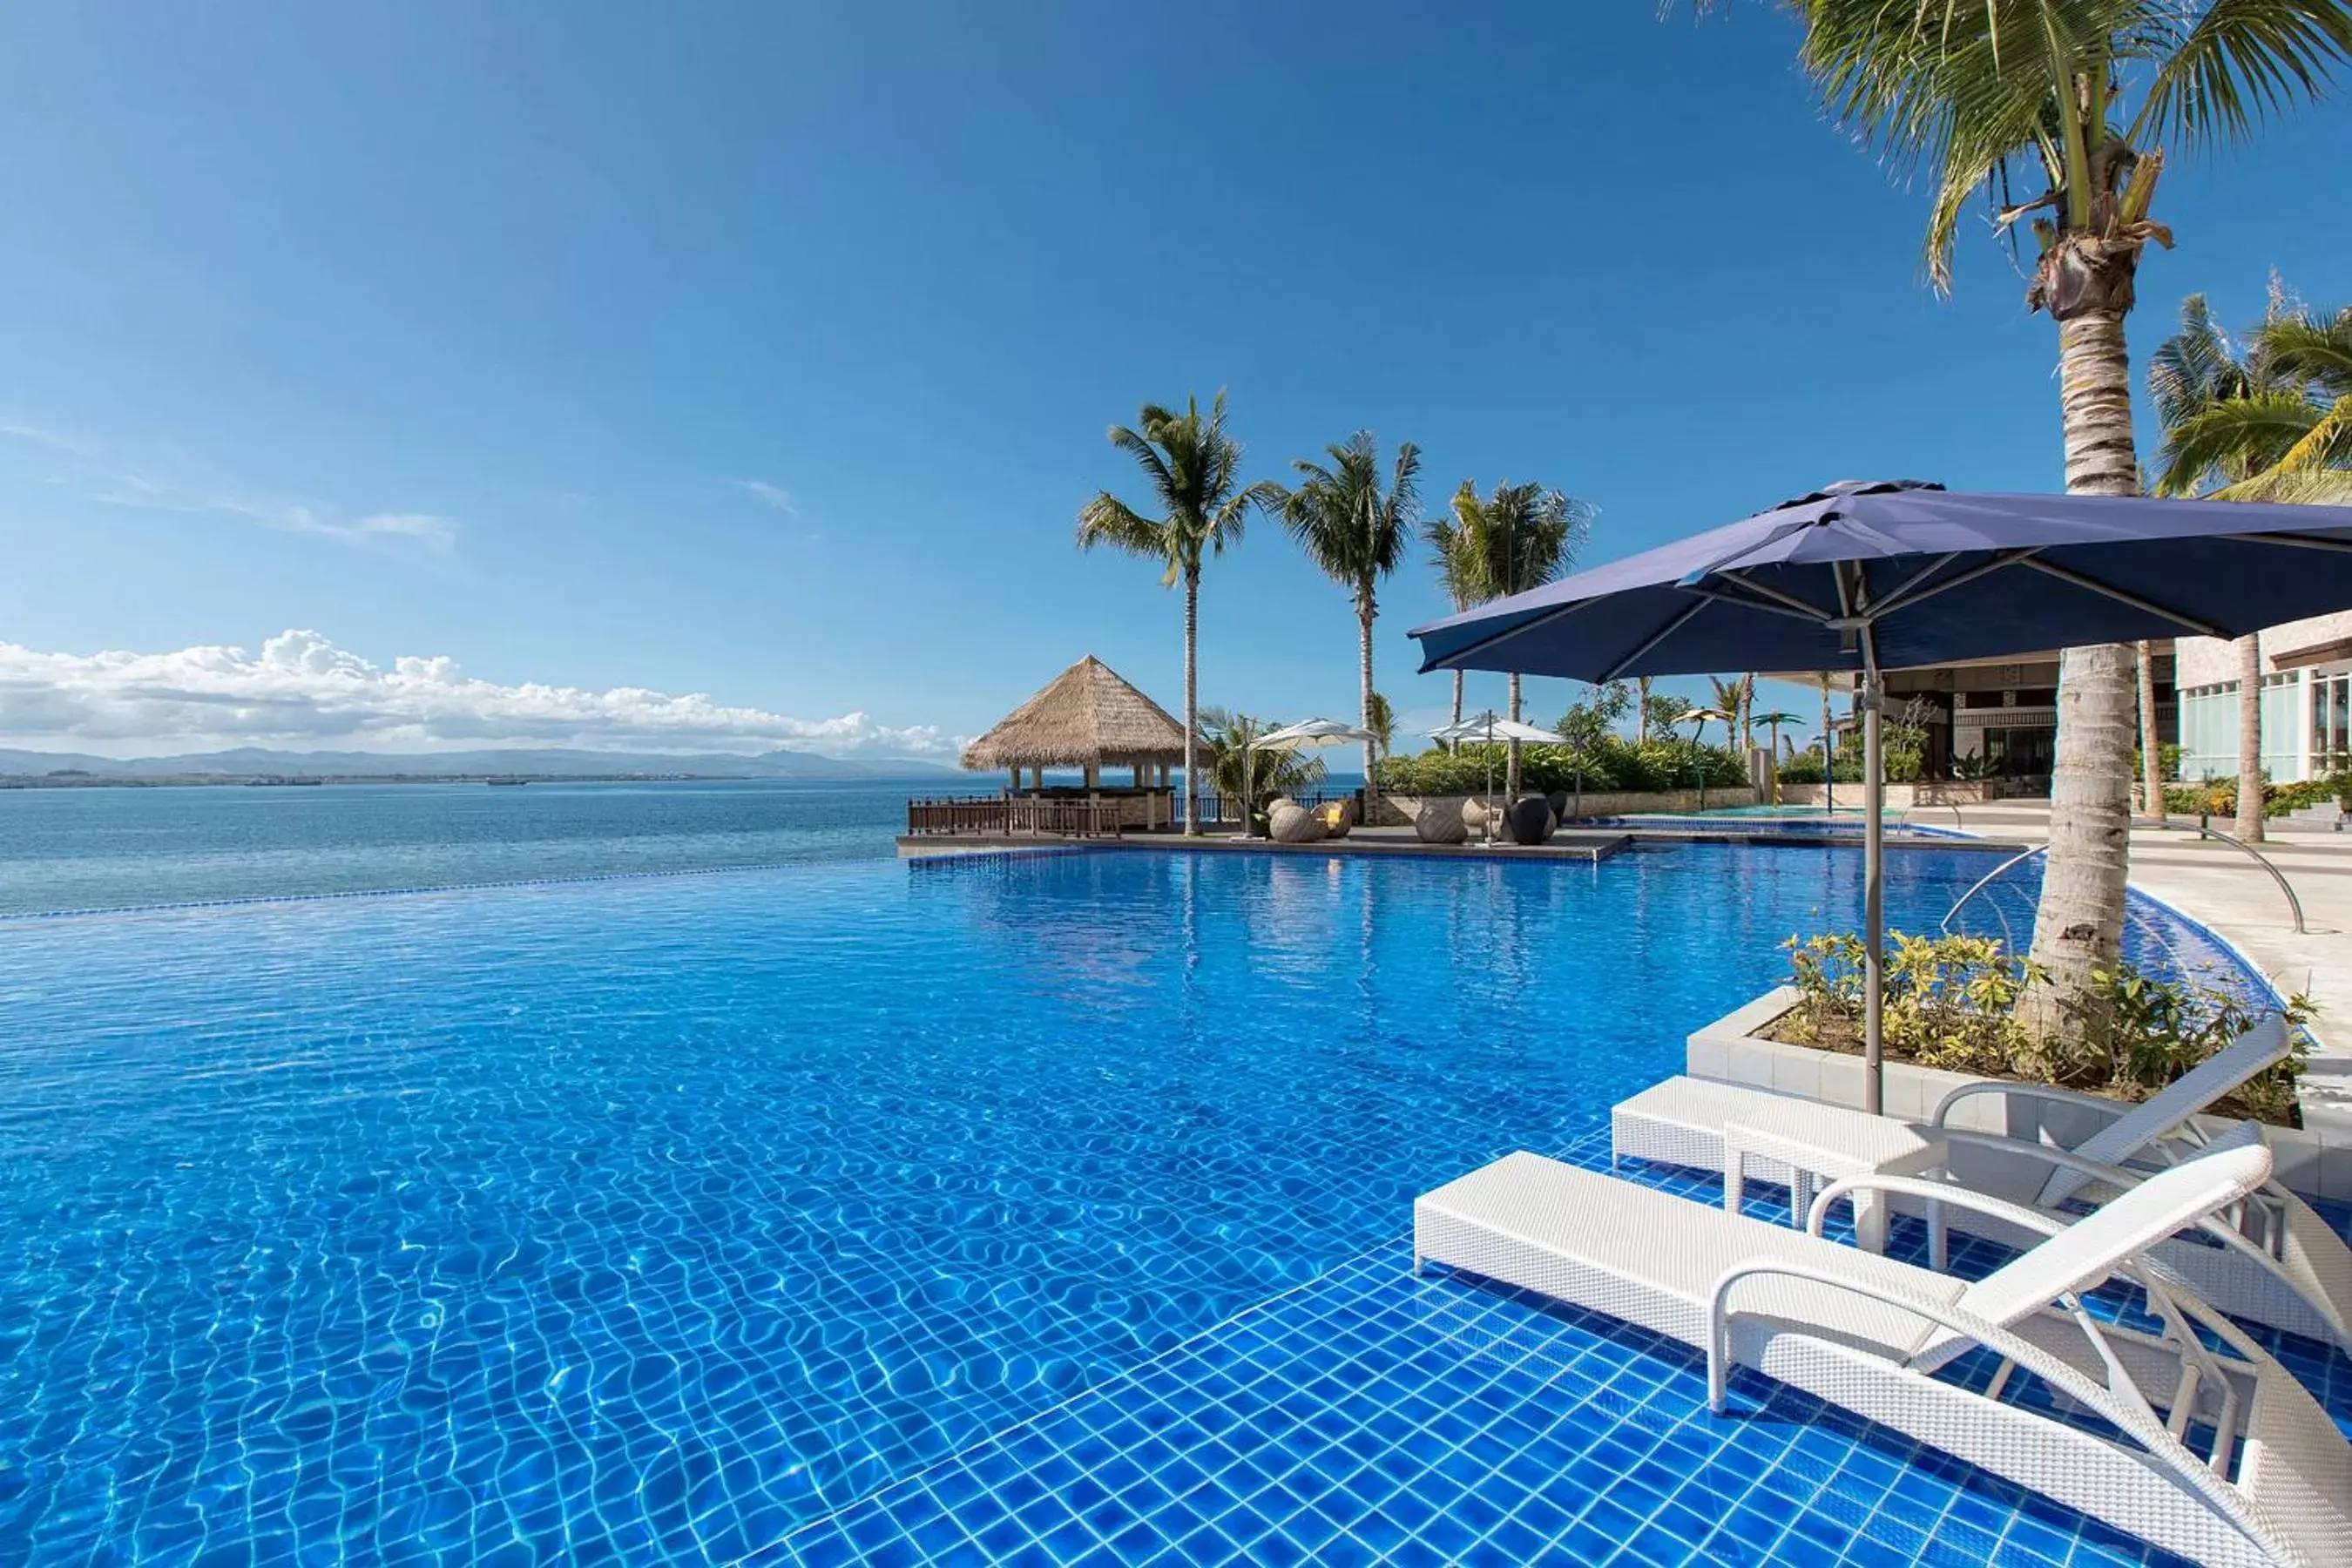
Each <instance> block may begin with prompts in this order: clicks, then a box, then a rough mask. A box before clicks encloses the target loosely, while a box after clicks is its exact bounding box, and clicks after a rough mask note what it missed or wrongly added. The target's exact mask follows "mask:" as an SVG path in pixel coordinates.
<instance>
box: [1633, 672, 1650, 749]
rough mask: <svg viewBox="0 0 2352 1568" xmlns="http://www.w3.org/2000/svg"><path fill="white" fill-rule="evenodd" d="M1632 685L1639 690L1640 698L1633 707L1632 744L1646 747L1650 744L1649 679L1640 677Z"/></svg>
mask: <svg viewBox="0 0 2352 1568" xmlns="http://www.w3.org/2000/svg"><path fill="white" fill-rule="evenodd" d="M1634 684H1635V685H1636V686H1638V687H1639V688H1641V696H1640V698H1639V699H1638V700H1636V701H1635V703H1634V705H1633V743H1634V744H1635V745H1637V746H1646V745H1648V744H1649V743H1650V678H1649V677H1648V676H1646V675H1644V676H1642V677H1640V678H1639V679H1636V680H1635V682H1634Z"/></svg>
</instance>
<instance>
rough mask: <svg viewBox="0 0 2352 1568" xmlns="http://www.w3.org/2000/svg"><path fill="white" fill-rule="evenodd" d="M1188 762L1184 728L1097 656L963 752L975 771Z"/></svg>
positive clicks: (1059, 677) (966, 763)
mask: <svg viewBox="0 0 2352 1568" xmlns="http://www.w3.org/2000/svg"><path fill="white" fill-rule="evenodd" d="M1183 760H1184V726H1183V725H1181V724H1180V723H1178V722H1177V721H1175V720H1173V719H1171V718H1170V717H1169V716H1168V710H1166V709H1164V708H1162V707H1160V704H1159V703H1157V702H1154V701H1153V700H1151V699H1150V698H1149V697H1146V696H1145V695H1144V694H1143V693H1142V692H1140V691H1138V690H1137V689H1135V688H1134V687H1132V686H1129V684H1128V683H1127V682H1126V681H1124V680H1122V679H1119V678H1118V673H1117V672H1116V671H1114V670H1113V669H1112V668H1111V667H1110V666H1108V665H1107V664H1105V663H1104V662H1103V661H1102V660H1100V659H1098V658H1096V657H1095V656H1094V655H1092V654H1088V655H1087V657H1086V658H1082V659H1080V660H1078V662H1077V663H1076V664H1074V665H1072V666H1070V668H1067V669H1066V670H1064V671H1062V673H1061V674H1059V675H1057V676H1055V678H1054V680H1053V683H1052V684H1051V685H1049V686H1047V687H1046V688H1045V689H1044V690H1043V691H1040V692H1039V693H1037V695H1036V696H1034V697H1032V698H1031V699H1029V700H1028V701H1026V702H1024V703H1023V704H1022V705H1021V706H1020V707H1018V708H1015V709H1014V710H1013V711H1012V712H1010V713H1008V714H1006V715H1005V716H1004V718H1003V720H1002V721H999V722H998V724H997V726H996V728H994V729H993V730H991V731H989V732H988V733H987V734H985V735H982V737H981V738H980V739H979V740H977V741H974V742H972V743H971V744H970V745H969V746H966V747H965V748H964V749H963V765H964V766H965V767H967V768H970V769H971V770H972V771H973V772H975V773H982V772H987V771H990V770H992V769H997V768H1082V767H1086V766H1087V765H1088V764H1089V763H1092V764H1096V765H1105V764H1108V765H1110V766H1116V767H1131V766H1133V765H1134V764H1136V763H1181V762H1182V761H1183Z"/></svg>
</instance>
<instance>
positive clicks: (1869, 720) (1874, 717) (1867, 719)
mask: <svg viewBox="0 0 2352 1568" xmlns="http://www.w3.org/2000/svg"><path fill="white" fill-rule="evenodd" d="M1880 748H1881V736H1880V734H1879V728H1878V681H1877V679H1876V678H1875V677H1871V678H1868V679H1865V680H1864V683H1863V703H1862V752H1863V758H1862V965H1863V982H1862V988H1863V1004H1862V1006H1863V1014H1862V1062H1863V1068H1862V1083H1863V1091H1862V1092H1863V1104H1862V1108H1863V1109H1864V1110H1866V1111H1868V1112H1870V1114H1871V1115H1873V1116H1876V1115H1879V1114H1880V1113H1881V1111H1882V1110H1883V1109H1884V1102H1885V1081H1884V1079H1885V1070H1886V1069H1885V1063H1884V1062H1883V1060H1882V1059H1881V1052H1882V1049H1883V1047H1884V1045H1885V1007H1886V995H1885V968H1886V955H1885V946H1886V942H1885V937H1886V932H1885V924H1886V889H1885V872H1886V864H1885V833H1884V832H1883V828H1884V826H1885V807H1886V785H1885V783H1884V782H1883V781H1884V778H1885V768H1884V766H1883V765H1882V763H1883V761H1884V758H1883V756H1882V753H1881V749H1880Z"/></svg>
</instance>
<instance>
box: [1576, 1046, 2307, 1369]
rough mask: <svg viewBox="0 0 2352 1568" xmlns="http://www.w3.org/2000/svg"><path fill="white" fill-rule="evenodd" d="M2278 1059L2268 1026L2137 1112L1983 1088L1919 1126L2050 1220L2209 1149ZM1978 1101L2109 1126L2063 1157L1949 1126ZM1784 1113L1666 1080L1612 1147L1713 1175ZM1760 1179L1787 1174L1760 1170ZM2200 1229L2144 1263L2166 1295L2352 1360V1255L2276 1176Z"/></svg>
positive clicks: (1626, 1109)
mask: <svg viewBox="0 0 2352 1568" xmlns="http://www.w3.org/2000/svg"><path fill="white" fill-rule="evenodd" d="M2287 1048H2288V1042H2287V1034H2286V1027H2285V1024H2284V1021H2283V1020H2281V1019H2279V1018H2277V1017H2272V1018H2270V1019H2267V1020H2265V1021H2264V1022H2263V1023H2262V1024H2261V1025H2259V1026H2256V1027H2254V1028H2252V1029H2250V1030H2248V1031H2247V1032H2246V1033H2245V1034H2243V1035H2242V1036H2240V1037H2238V1038H2237V1039H2236V1040H2235V1041H2233V1042H2232V1043H2231V1044H2230V1045H2229V1046H2228V1047H2224V1048H2223V1049H2221V1050H2220V1051H2217V1052H2216V1053H2214V1054H2213V1055H2212V1056H2210V1057H2209V1058H2206V1059H2205V1060H2204V1061H2202V1062H2200V1063H2199V1064H2198V1065H2197V1066H2196V1067H2195V1068H2192V1069H2190V1070H2189V1072H2188V1073H2186V1074H2184V1075H2182V1076H2181V1077H2180V1078H2179V1079H2175V1080H2174V1081H2173V1082H2172V1083H2171V1084H2170V1085H2168V1086H2167V1087H2166V1088H2165V1089H2163V1090H2161V1091H2160V1092H2158V1093H2157V1094H2155V1095H2153V1096H2151V1097H2149V1098H2148V1099H2147V1100H2142V1101H2141V1102H2140V1103H2138V1104H2137V1105H2129V1104H2126V1103H2125V1102H2123V1101H2121V1100H2109V1099H2106V1098H2105V1097H2103V1096H2098V1095H2088V1094H2076V1093H2074V1092H2072V1091H2070V1090H2067V1089H2051V1088H2046V1087H2044V1086H2042V1085H2039V1084H2025V1083H2011V1082H2006V1081H1993V1080H1990V1079H1989V1080H1987V1081H1985V1082H1983V1083H1977V1084H1969V1085H1965V1086H1963V1087H1962V1088H1960V1089H1955V1090H1953V1091H1952V1092H1951V1093H1950V1094H1948V1095H1946V1096H1945V1097H1944V1100H1943V1101H1942V1103H1941V1104H1939V1105H1938V1106H1937V1108H1936V1112H1935V1114H1934V1116H1933V1117H1931V1118H1930V1119H1929V1121H1928V1123H1927V1128H1928V1130H1930V1131H1933V1133H1934V1134H1935V1135H1936V1136H1937V1137H1939V1138H1941V1139H1943V1140H1945V1141H1946V1142H1948V1143H1950V1144H1951V1145H1953V1146H1954V1147H1955V1149H1956V1150H1957V1151H1958V1152H1959V1153H1961V1154H1963V1155H1965V1154H1966V1153H1967V1152H1969V1150H1971V1149H1973V1150H1977V1151H1981V1152H1982V1153H1983V1154H1984V1155H1986V1156H1988V1157H1987V1158H1980V1159H1967V1160H1965V1161H1963V1160H1957V1159H1956V1160H1955V1162H1954V1163H1955V1166H1956V1167H1957V1168H1956V1170H1955V1171H1954V1172H1953V1174H1954V1175H1955V1176H1956V1178H1957V1179H1958V1180H1959V1181H1961V1182H1962V1183H1963V1184H1965V1185H1967V1186H1969V1187H1972V1188H1975V1189H1976V1190H1978V1191H1980V1192H1986V1193H1990V1194H1992V1195H1993V1196H1996V1197H2001V1198H2007V1199H2009V1200H2010V1201H2011V1202H2013V1203H2021V1204H2026V1205H2031V1206H2032V1207H2035V1208H2042V1209H2054V1208H2056V1207H2058V1205H2062V1204H2064V1203H2065V1202H2067V1201H2068V1200H2069V1199H2072V1198H2074V1197H2077V1196H2096V1195H2099V1194H2105V1193H2111V1192H2114V1191H2116V1190H2118V1189H2119V1188H2122V1187H2125V1186H2129V1185H2132V1184H2137V1183H2138V1182H2140V1181H2142V1180H2145V1179H2146V1177H2147V1172H2148V1169H2150V1168H2156V1169H2161V1168H2162V1167H2163V1166H2165V1165H2168V1164H2170V1163H2174V1162H2176V1161H2178V1160H2179V1159H2181V1158H2183V1157H2186V1156H2189V1155H2193V1154H2195V1153H2196V1152H2198V1151H2200V1149H2203V1148H2205V1147H2206V1146H2207V1144H2208V1140H2207V1139H2206V1137H2205V1135H2204V1133H2203V1132H2202V1131H2200V1130H2199V1129H2198V1127H2197V1124H2196V1121H2195V1117H2196V1115H2197V1113H2198V1112H2199V1111H2200V1110H2203V1109H2204V1108H2205V1107H2207V1106H2209V1105H2211V1104H2212V1103H2213V1102H2214V1101H2216V1100H2220V1099H2221V1097H2222V1096H2224V1095H2226V1094H2229V1093H2230V1092H2231V1090H2233V1089H2237V1088H2238V1087H2239V1086H2241V1085H2242V1084H2243V1083H2245V1082H2246V1081H2247V1080H2248V1079H2252V1078H2253V1077H2254V1076H2255V1075H2256V1074H2258V1073H2261V1072H2263V1071H2265V1070H2267V1069H2268V1068H2271V1067H2273V1066H2275V1065H2276V1064H2277V1063H2278V1062H2279V1061H2280V1060H2282V1059H2283V1058H2284V1057H2285V1056H2286V1054H2287ZM1987 1094H1998V1095H2002V1096H2005V1097H2011V1098H2015V1099H2021V1100H2032V1101H2038V1102H2041V1103H2043V1104H2050V1105H2057V1106H2061V1107H2063V1108H2064V1109H2065V1110H2068V1111H2070V1112H2075V1113H2079V1114H2080V1115H2082V1116H2085V1117H2091V1118H2096V1119H2102V1120H2103V1121H2104V1122H2105V1124H2104V1125H2102V1126H2100V1127H2098V1128H2096V1129H2095V1131H2093V1132H2092V1133H2091V1134H2090V1135H2089V1136H2088V1137H2085V1138H2084V1139H2082V1140H2081V1141H2080V1142H2077V1143H2076V1144H2075V1145H2074V1147H2073V1148H2071V1149H2067V1148H2063V1147H2060V1146H2057V1145H2054V1144H2051V1143H2046V1142H2037V1141H2035V1140H2032V1139H2023V1138H2004V1137H2000V1136H1999V1135H1997V1134H1990V1133H1983V1132H1978V1131H1971V1130H1969V1129H1967V1128H1962V1127H1954V1126H1952V1125H1951V1124H1950V1118H1951V1115H1952V1111H1953V1109H1954V1107H1956V1106H1958V1105H1959V1104H1960V1103H1962V1102H1963V1101H1964V1100H1969V1099H1971V1098H1974V1097H1977V1096H1980V1095H1987ZM1787 1103H1788V1100H1787V1097H1785V1096H1781V1095H1776V1094H1772V1093H1770V1092H1769V1091H1767V1090H1764V1089H1751V1088H1748V1087H1747V1086H1745V1085H1741V1084H1733V1083H1718V1082H1717V1081H1715V1080H1713V1079H1696V1078H1672V1079H1666V1080H1665V1081H1664V1082H1663V1083H1658V1084H1654V1085H1652V1086H1651V1087H1650V1088H1648V1089H1643V1091H1642V1092H1641V1093H1640V1094H1637V1095H1635V1096H1633V1098H1632V1099H1631V1100H1624V1101H1622V1102H1621V1103H1620V1104H1618V1105H1617V1106H1616V1107H1615V1108H1614V1109H1613V1110H1612V1111H1611V1113H1610V1125H1611V1131H1612V1147H1613V1150H1614V1152H1615V1153H1616V1154H1618V1155H1620V1156H1623V1155H1629V1154H1630V1155H1633V1156H1634V1157H1636V1158H1641V1159H1650V1160H1662V1161H1665V1162H1667V1163H1672V1164H1678V1165H1695V1166H1699V1167H1702V1168H1705V1169H1710V1170H1721V1169H1723V1167H1724V1163H1725V1161H1724V1152H1723V1130H1724V1129H1725V1128H1726V1127H1727V1126H1730V1125H1732V1124H1733V1123H1735V1122H1737V1121H1738V1120H1739V1119H1740V1118H1741V1116H1742V1115H1743V1114H1754V1113H1755V1112H1756V1110H1757V1109H1758V1108H1759V1107H1763V1108H1771V1107H1775V1106H1782V1105H1785V1104H1787ZM1800 1103H1802V1104H1805V1105H1806V1106H1807V1108H1808V1110H1809V1111H1810V1112H1811V1117H1812V1120H1813V1121H1815V1122H1817V1123H1820V1124H1822V1125H1824V1126H1827V1125H1832V1124H1834V1123H1835V1122H1836V1121H1840V1120H1847V1121H1853V1123H1854V1124H1855V1125H1856V1126H1857V1127H1860V1126H1864V1125H1869V1124H1873V1123H1875V1122H1876V1121H1878V1119H1877V1118H1874V1117H1870V1116H1868V1115H1866V1113H1864V1112H1863V1111H1859V1110H1850V1109H1843V1108H1837V1107H1828V1106H1817V1105H1814V1104H1812V1102H1810V1101H1801V1102H1800ZM2229 1136H2231V1138H2232V1139H2233V1140H2234V1141H2239V1142H2243V1141H2248V1140H2259V1138H2260V1136H2261V1131H2260V1129H2259V1128H2256V1127H2254V1125H2253V1124H2252V1123H2251V1122H2248V1123H2242V1125H2241V1127H2240V1128H2238V1129H2234V1130H2233V1131H2232V1132H2231V1134H2230V1135H2229ZM2133 1166H2138V1167H2140V1168H2138V1169H2133V1168H2131V1167H2133ZM1765 1174H1766V1175H1767V1176H1768V1177H1769V1176H1773V1175H1776V1174H1779V1175H1785V1173H1776V1172H1773V1171H1770V1170H1769V1169H1768V1170H1766V1171H1765ZM1970 1217H1971V1216H1969V1215H1968V1214H1966V1213H1961V1214H1958V1215H1954V1216H1952V1219H1953V1224H1954V1225H1955V1226H1957V1227H1958V1228H1960V1229H1963V1230H1975V1231H1977V1232H1979V1233H1980V1234H1984V1235H1989V1236H1991V1237H1995V1238H1996V1239H1998V1240H2001V1241H2007V1242H2012V1243H2016V1242H2021V1241H2022V1240H2030V1239H2031V1237H2021V1236H2020V1234H2019V1233H2018V1231H2017V1230H2016V1229H2014V1228H2013V1227H2011V1226H2007V1225H2005V1224H2003V1223H2001V1222H2000V1220H1999V1219H1998V1218H1997V1217H1992V1216H1979V1223H1975V1224H1971V1223H1970ZM2202 1229H2203V1233H2204V1238H2203V1239H2202V1240H2200V1241H2186V1240H2184V1241H2177V1242H2168V1243H2166V1244H2164V1245H2163V1246H2160V1247H2157V1248H2156V1249H2155V1250H2154V1252H2153V1253H2152V1255H2151V1257H2152V1260H2153V1261H2155V1262H2156V1263H2158V1264H2159V1265H2160V1266H2161V1267H2163V1268H2165V1270H2166V1271H2167V1273H2168V1276H2169V1277H2170V1278H2171V1279H2173V1281H2174V1282H2175V1283H2176V1284H2178V1285H2179V1286H2181V1287H2182V1288H2183V1289H2187V1290H2188V1291H2189V1294H2191V1295H2193V1296H2196V1297H2197V1298H2198V1299H2199V1300H2202V1301H2204V1302H2205V1303H2206V1304H2207V1305H2209V1306H2212V1307H2218V1308H2220V1309H2221V1310H2222V1311H2225V1312H2231V1313H2234V1314H2236V1315H2237V1316H2239V1317H2242V1318H2247V1319H2251V1320H2252V1321H2255V1322H2258V1323H2265V1324H2268V1325H2269V1326H2271V1327H2273V1328H2276V1329H2284V1330H2285V1331H2287V1332H2289V1333H2294V1334H2303V1335H2305V1336H2307V1337H2309V1338H2312V1339H2317V1340H2328V1341H2332V1342H2335V1343H2336V1344H2338V1345H2341V1346H2343V1347H2344V1348H2345V1350H2346V1351H2347V1352H2352V1247H2347V1245H2346V1244H2345V1241H2344V1238H2343V1237H2341V1236H2340V1235H2338V1234H2337V1233H2336V1228H2335V1227H2334V1226H2331V1225H2329V1224H2328V1223H2327V1221H2326V1220H2325V1219H2323V1218H2322V1217H2320V1215H2318V1214H2317V1213H2316V1212H2315V1211H2314V1210H2313V1209H2312V1207H2311V1205H2309V1204H2306V1203H2305V1202H2304V1201H2303V1200H2302V1199H2301V1198H2299V1197H2297V1196H2296V1195H2295V1194H2294V1193H2293V1192H2290V1191H2289V1190H2288V1189H2287V1187H2286V1186H2285V1184H2283V1183H2281V1182H2278V1181H2276V1180H2274V1179H2273V1180H2272V1181H2269V1182H2267V1183H2265V1184H2263V1189H2262V1191H2261V1192H2260V1193H2258V1194H2254V1195H2253V1196H2252V1198H2251V1199H2249V1200H2248V1201H2247V1202H2246V1203H2244V1204H2242V1205H2237V1206H2236V1207H2235V1208H2233V1209H2232V1210H2231V1212H2230V1213H2229V1214H2227V1215H2221V1216H2219V1217H2217V1218H2216V1219H2214V1220H2213V1221H2211V1222H2210V1223H2209V1224H2207V1225H2206V1226H2203V1227H2202ZM1937 1261H1938V1262H1940V1261H1941V1259H1940V1258H1938V1259H1937Z"/></svg>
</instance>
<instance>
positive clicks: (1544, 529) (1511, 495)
mask: <svg viewBox="0 0 2352 1568" xmlns="http://www.w3.org/2000/svg"><path fill="white" fill-rule="evenodd" d="M1592 516H1593V509H1592V507H1591V503H1589V502H1586V501H1581V500H1576V499H1575V498H1574V497H1572V496H1568V495H1564V494H1562V493H1561V492H1560V491H1559V490H1550V489H1544V487H1543V486H1541V485H1538V484H1520V485H1515V484H1512V483H1510V482H1509V481H1508V480H1506V481H1504V482H1503V483H1501V484H1498V485H1496V487H1495V488H1494V489H1493V490H1492V491H1491V492H1490V493H1489V494H1487V495H1486V496H1484V497H1482V496H1480V495H1479V494H1478V490H1477V487H1476V486H1475V485H1473V484H1472V483H1471V482H1470V481H1469V480H1468V479H1465V480H1463V481H1462V488H1461V489H1459V490H1456V491H1455V492H1454V523H1455V526H1456V527H1458V528H1459V529H1461V531H1463V532H1464V533H1465V535H1466V536H1467V538H1468V543H1467V545H1466V548H1467V549H1468V550H1469V551H1470V552H1471V554H1472V555H1473V557H1474V558H1475V561H1476V563H1477V566H1476V576H1475V587H1476V588H1477V589H1478V591H1479V597H1480V599H1482V600H1484V599H1500V598H1505V597H1507V596H1508V595H1513V594H1524V593H1526V592H1527V591H1528V589H1530V588H1539V587H1541V586H1542V585H1543V584H1546V583H1549V582H1550V581H1551V580H1552V579H1553V578H1555V577H1557V576H1559V575H1560V574H1562V573H1563V572H1566V571H1567V570H1568V569H1569V568H1570V566H1571V565H1573V564H1574V563H1575V561H1576V555H1577V552H1578V551H1579V550H1580V549H1581V548H1582V547H1583V544H1584V541H1585V539H1586V537H1587V536H1588V535H1589V534H1590V533H1591V529H1592ZM1510 699H1511V717H1512V718H1513V719H1514V720H1516V719H1518V718H1519V717H1520V712H1519V707H1520V703H1519V676H1518V672H1517V670H1514V671H1512V672H1511V679H1510ZM1520 762H1521V759H1520V755H1519V743H1518V742H1517V741H1514V742H1511V752H1510V766H1509V768H1508V770H1507V773H1506V775H1505V784H1504V786H1503V787H1504V790H1505V793H1506V794H1507V795H1509V796H1510V797H1511V798H1513V799H1517V797H1518V794H1519V784H1520Z"/></svg>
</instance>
